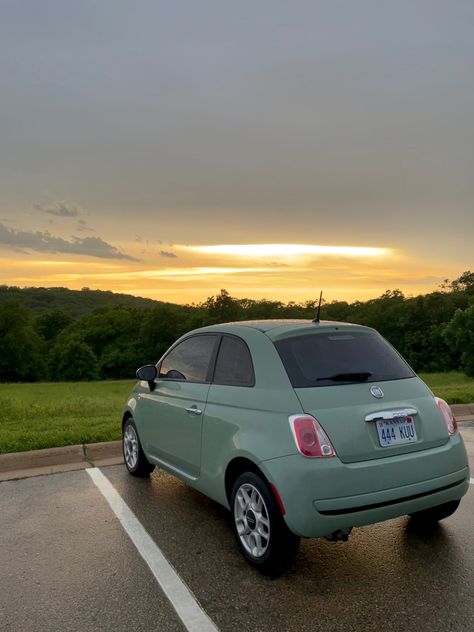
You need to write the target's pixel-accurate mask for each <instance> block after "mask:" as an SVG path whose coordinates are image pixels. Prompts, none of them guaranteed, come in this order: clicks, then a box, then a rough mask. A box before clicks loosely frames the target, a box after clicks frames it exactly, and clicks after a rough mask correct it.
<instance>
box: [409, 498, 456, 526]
mask: <svg viewBox="0 0 474 632" xmlns="http://www.w3.org/2000/svg"><path fill="white" fill-rule="evenodd" d="M460 502H461V501H460V500H451V501H449V502H447V503H444V504H443V505H438V506H437V507H431V508H430V509H425V510H424V511H417V512H416V513H412V514H410V516H411V518H412V520H415V521H416V522H417V523H420V524H435V523H436V522H439V521H440V520H444V518H448V517H449V516H451V515H452V514H453V513H454V512H455V511H456V509H457V508H458V507H459V503H460Z"/></svg>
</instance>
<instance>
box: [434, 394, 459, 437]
mask: <svg viewBox="0 0 474 632" xmlns="http://www.w3.org/2000/svg"><path fill="white" fill-rule="evenodd" d="M435 402H436V406H438V408H439V411H440V413H441V414H442V415H443V419H444V423H445V424H446V430H447V431H448V434H449V435H455V434H456V433H457V431H458V422H457V421H456V419H455V417H454V415H453V411H452V410H451V408H450V406H449V404H447V403H446V402H445V401H444V399H440V398H439V397H435Z"/></svg>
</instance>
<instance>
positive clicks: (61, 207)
mask: <svg viewBox="0 0 474 632" xmlns="http://www.w3.org/2000/svg"><path fill="white" fill-rule="evenodd" d="M33 208H35V209H36V210H37V211H41V212H42V213H48V214H49V215H56V216H57V217H78V216H79V215H81V210H80V209H79V207H78V206H75V205H74V204H70V203H69V202H66V200H57V201H56V202H50V203H49V204H39V203H36V204H33Z"/></svg>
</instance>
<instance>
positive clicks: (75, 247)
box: [0, 223, 139, 261]
mask: <svg viewBox="0 0 474 632" xmlns="http://www.w3.org/2000/svg"><path fill="white" fill-rule="evenodd" d="M2 244H3V245H4V246H9V247H10V248H13V249H15V250H25V249H28V250H35V251H37V252H54V253H56V252H61V253H67V254H71V255H84V256H88V257H99V258H101V259H126V260H127V261H139V259H136V258H135V257H131V256H130V255H127V254H125V253H123V252H120V250H118V248H115V246H112V245H111V244H109V243H107V242H106V241H104V240H103V239H101V238H100V237H84V238H81V237H72V239H71V241H68V240H67V239H63V238H62V237H55V236H54V235H51V233H49V232H47V231H46V232H41V231H36V232H33V231H26V230H13V229H10V228H8V227H7V226H5V225H4V224H1V223H0V245H2Z"/></svg>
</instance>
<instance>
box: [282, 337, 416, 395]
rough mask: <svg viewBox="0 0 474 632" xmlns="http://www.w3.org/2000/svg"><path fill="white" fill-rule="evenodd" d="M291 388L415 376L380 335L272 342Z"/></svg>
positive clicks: (292, 339) (309, 338)
mask: <svg viewBox="0 0 474 632" xmlns="http://www.w3.org/2000/svg"><path fill="white" fill-rule="evenodd" d="M275 346H276V348H277V350H278V353H279V354H280V358H281V360H282V362H283V365H284V367H285V369H286V372H287V373H288V377H289V378H290V381H291V383H292V385H293V386H294V388H307V387H314V386H331V385H332V386H334V385H336V384H355V383H359V382H376V381H377V382H378V381H381V380H401V379H404V378H408V377H413V376H414V373H413V371H412V370H411V369H410V367H409V366H408V364H407V363H406V362H405V360H403V358H402V357H401V356H400V355H399V354H398V353H397V352H396V351H395V349H394V348H393V347H392V346H391V345H390V344H389V343H388V342H387V341H386V340H384V338H382V336H380V334H378V333H377V332H375V331H374V332H372V331H355V332H352V331H351V332H348V331H347V330H346V331H341V332H334V331H331V332H327V333H323V332H321V333H317V334H310V335H306V336H295V337H293V338H285V339H284V340H278V341H277V342H275Z"/></svg>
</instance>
